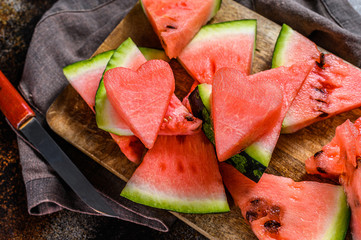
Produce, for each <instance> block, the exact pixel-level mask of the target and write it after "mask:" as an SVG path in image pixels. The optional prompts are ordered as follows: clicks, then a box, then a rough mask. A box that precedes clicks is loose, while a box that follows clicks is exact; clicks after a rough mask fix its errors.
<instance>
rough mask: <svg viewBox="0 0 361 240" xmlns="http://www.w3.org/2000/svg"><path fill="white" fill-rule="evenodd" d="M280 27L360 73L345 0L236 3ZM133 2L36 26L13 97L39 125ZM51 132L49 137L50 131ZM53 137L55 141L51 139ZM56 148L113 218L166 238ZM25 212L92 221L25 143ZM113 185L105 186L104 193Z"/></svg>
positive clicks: (353, 22) (167, 219)
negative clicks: (78, 65) (17, 95)
mask: <svg viewBox="0 0 361 240" xmlns="http://www.w3.org/2000/svg"><path fill="white" fill-rule="evenodd" d="M238 2H240V3H242V4H244V5H245V6H247V7H249V8H251V9H252V10H255V11H257V12H258V13H260V14H261V15H264V16H265V17H267V18H270V19H271V20H273V21H276V22H278V23H280V24H282V23H287V24H288V25H290V26H291V27H292V28H294V29H295V30H297V31H299V32H301V33H303V34H305V35H306V36H309V37H310V38H311V39H312V40H314V41H315V42H316V43H317V44H318V45H320V46H322V47H324V48H326V49H327V50H329V51H331V52H334V53H336V54H337V55H339V56H341V57H342V58H344V59H346V60H348V61H350V62H351V63H353V64H355V65H357V66H359V67H360V66H361V36H360V35H361V17H360V15H359V14H358V13H357V12H356V11H355V10H354V9H353V8H352V6H351V5H350V4H349V3H348V2H347V1H346V0H320V1H307V0H297V1H293V0H289V1H279V0H253V1H252V0H238ZM135 3H136V0H127V1H125V0H83V1H74V0H73V1H72V0H59V1H58V2H57V3H56V4H55V5H54V6H53V7H52V8H51V9H50V10H49V11H48V12H47V13H46V14H45V15H44V16H43V18H42V19H41V20H40V21H39V23H38V24H37V26H36V29H35V32H34V35H33V37H32V41H31V44H30V47H29V50H28V54H27V58H26V63H25V67H24V72H23V77H22V80H21V82H20V85H19V90H20V91H21V93H22V94H23V96H24V97H25V98H26V100H27V101H28V102H29V103H30V104H31V105H32V107H33V108H34V109H35V110H37V115H38V117H39V118H40V119H42V122H43V124H44V126H45V127H46V123H45V121H44V116H45V113H46V111H47V109H48V108H49V106H50V104H51V103H52V102H53V101H54V99H55V98H56V97H57V96H58V94H59V93H60V92H61V91H62V90H63V89H64V87H65V86H66V85H67V84H68V82H67V80H66V79H65V77H64V76H63V73H62V68H63V67H64V66H66V65H68V64H71V63H73V62H76V61H79V60H83V59H86V58H89V57H90V56H91V55H92V54H93V52H94V51H95V50H96V49H97V48H98V47H99V45H100V44H101V43H102V42H103V41H104V39H105V38H106V37H107V36H108V34H109V33H110V32H111V31H112V30H113V29H114V28H115V27H116V25H117V24H118V23H119V22H120V21H121V19H123V17H124V16H125V15H126V14H127V13H128V11H129V10H130V9H131V8H132V7H133V6H134V4H135ZM49 131H50V130H49ZM54 137H56V136H54ZM56 138H57V141H58V143H59V144H60V145H61V147H62V148H63V149H64V150H65V151H66V152H67V154H68V155H70V157H71V159H73V160H74V161H75V164H76V165H78V167H79V168H80V169H81V170H82V171H83V172H84V174H85V175H86V176H87V177H88V179H89V180H90V181H91V182H92V183H93V184H94V185H95V187H96V188H97V189H98V190H99V191H100V192H101V193H102V194H103V195H104V196H106V198H107V199H108V203H109V204H110V205H111V206H112V207H113V209H114V210H115V211H116V213H117V216H116V217H117V218H120V219H123V220H127V221H132V222H135V223H138V224H142V225H146V226H149V227H151V228H154V229H157V230H160V231H168V230H169V226H170V225H171V224H172V222H173V221H174V220H175V218H174V217H173V215H171V214H169V213H168V212H166V211H163V210H159V209H153V208H149V207H145V206H142V205H139V204H135V203H132V202H130V201H128V200H126V199H124V198H121V197H120V196H119V191H115V190H114V189H117V190H119V189H122V188H123V186H124V182H123V181H121V180H120V179H119V178H117V177H116V176H114V175H112V174H111V173H110V172H108V171H107V170H106V169H104V168H101V167H99V165H97V163H95V162H94V161H92V160H91V159H88V158H87V157H86V156H84V155H83V154H81V153H79V152H77V151H76V150H75V149H74V148H72V146H69V144H67V143H66V142H65V141H64V140H62V139H60V138H59V137H56ZM18 144H19V152H20V161H21V165H22V173H23V178H24V182H25V187H26V192H27V200H28V208H29V213H30V214H33V215H43V214H49V213H53V212H56V211H59V210H62V209H69V210H72V211H76V212H83V213H87V214H94V215H96V214H97V213H95V212H94V211H93V210H91V209H90V208H89V207H88V206H86V205H85V204H84V203H83V202H82V201H81V200H80V199H79V198H78V197H77V196H76V194H74V193H73V192H72V191H71V190H70V189H69V187H68V186H67V185H66V184H64V182H63V181H62V180H61V179H59V178H58V176H57V174H56V173H54V171H53V170H52V169H51V168H50V167H49V166H48V165H47V164H46V163H45V162H44V161H43V160H42V158H41V157H40V156H39V154H38V153H37V152H36V151H34V150H33V149H32V148H31V147H30V146H29V145H28V144H27V143H26V142H24V141H23V140H22V139H21V138H18ZM109 182H111V183H112V184H111V186H109V184H108V183H109Z"/></svg>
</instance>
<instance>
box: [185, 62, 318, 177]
mask: <svg viewBox="0 0 361 240" xmlns="http://www.w3.org/2000/svg"><path fill="white" fill-rule="evenodd" d="M311 68H312V62H307V63H300V64H295V65H293V66H291V67H280V68H275V69H272V70H267V71H263V72H260V73H257V74H254V75H251V76H248V77H247V79H248V81H251V82H252V81H264V82H269V83H276V84H277V86H279V87H280V89H281V90H282V92H283V102H282V109H281V113H280V116H279V119H278V120H277V123H276V124H275V125H274V127H272V126H269V131H268V132H267V133H265V134H264V135H263V136H262V137H260V138H259V139H258V140H256V141H255V142H254V143H252V144H251V145H250V146H248V147H247V148H246V149H245V150H244V151H243V152H240V153H239V154H236V155H234V156H232V157H231V158H230V159H228V160H227V162H228V163H231V164H232V165H234V166H236V167H237V169H238V170H239V171H240V172H242V173H243V174H245V175H246V176H247V177H249V178H250V179H252V180H253V181H256V182H257V181H258V180H259V179H260V177H261V176H262V174H263V172H264V171H265V170H266V168H267V166H268V164H269V162H270V160H271V157H272V153H273V150H274V148H275V146H276V143H277V140H278V138H279V135H280V130H281V123H282V121H283V117H284V116H285V114H286V111H287V109H288V107H289V106H290V104H291V102H292V100H293V98H294V97H295V95H296V94H297V91H298V90H299V89H300V87H301V85H302V83H303V81H304V80H305V78H306V77H307V75H308V73H309V71H310V69H311ZM211 93H212V85H209V84H200V85H198V86H197V87H196V89H195V91H193V92H192V93H191V95H190V97H189V101H190V105H191V108H192V112H193V114H194V115H195V116H197V117H200V118H202V119H203V127H202V128H203V131H204V132H205V133H206V135H207V137H208V138H209V139H210V140H211V141H212V142H214V134H213V126H212V121H211V118H210V105H211V101H210V99H211Z"/></svg>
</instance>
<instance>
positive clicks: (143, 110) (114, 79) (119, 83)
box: [103, 60, 175, 149]
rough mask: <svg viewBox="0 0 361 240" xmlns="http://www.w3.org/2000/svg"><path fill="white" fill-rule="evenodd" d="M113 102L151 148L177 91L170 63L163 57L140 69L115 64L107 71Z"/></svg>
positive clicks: (106, 80) (107, 82) (107, 83)
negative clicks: (114, 66)
mask: <svg viewBox="0 0 361 240" xmlns="http://www.w3.org/2000/svg"><path fill="white" fill-rule="evenodd" d="M103 79H104V86H105V89H106V91H107V95H108V98H109V101H110V103H111V104H112V106H113V107H114V108H115V110H116V112H117V114H119V116H120V117H121V118H122V119H123V120H124V121H125V122H126V124H127V126H129V127H130V129H131V130H132V132H133V133H134V134H135V135H136V136H137V137H138V138H139V139H140V140H141V141H142V142H143V144H144V145H145V147H147V148H149V149H150V148H152V147H153V145H154V142H155V140H156V138H157V136H158V132H159V129H160V127H161V125H162V122H163V118H164V115H165V113H166V111H167V108H168V105H169V102H170V100H171V97H172V95H173V93H174V89H175V82H174V76H173V72H172V69H171V67H170V66H169V64H168V63H167V62H165V61H163V60H150V61H147V62H146V63H144V64H143V65H141V66H140V67H139V68H138V70H137V71H133V70H131V69H128V68H122V67H118V68H113V69H110V70H108V71H106V72H105V73H104V77H103Z"/></svg>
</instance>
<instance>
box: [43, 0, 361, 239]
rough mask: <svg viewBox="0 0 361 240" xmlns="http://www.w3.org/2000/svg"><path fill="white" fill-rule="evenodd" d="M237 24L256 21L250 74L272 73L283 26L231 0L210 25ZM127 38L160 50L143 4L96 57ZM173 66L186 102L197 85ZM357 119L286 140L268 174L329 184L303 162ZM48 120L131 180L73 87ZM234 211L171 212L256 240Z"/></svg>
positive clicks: (208, 232)
mask: <svg viewBox="0 0 361 240" xmlns="http://www.w3.org/2000/svg"><path fill="white" fill-rule="evenodd" d="M238 19H257V26H258V27H257V43H256V52H255V56H254V62H253V68H252V72H253V73H256V72H259V71H262V70H266V69H269V68H270V66H271V59H272V53H273V49H274V45H275V42H276V40H277V36H278V34H279V31H280V29H281V27H280V26H279V25H277V24H275V23H274V22H272V21H270V20H268V19H266V18H264V17H262V16H260V15H258V14H257V13H255V12H253V11H251V10H249V9H247V8H245V7H243V6H242V5H239V4H238V3H236V2H234V1H232V0H223V2H222V7H221V9H220V11H219V12H218V13H217V15H216V16H215V18H214V19H213V20H212V22H223V21H230V20H238ZM128 37H131V38H132V39H133V41H134V42H135V43H136V44H137V45H138V46H143V47H153V48H160V47H161V46H160V43H159V40H158V38H157V37H156V35H155V34H154V32H153V30H152V28H151V25H150V24H149V23H148V20H147V19H146V17H145V15H144V13H143V11H142V9H141V7H140V5H139V4H137V5H135V7H134V8H133V9H132V10H131V12H130V13H129V14H128V15H127V16H126V17H125V18H124V19H123V20H122V22H121V23H120V24H119V25H118V26H117V27H116V28H115V29H114V31H113V32H112V33H111V34H110V35H109V36H108V38H107V39H106V40H105V41H104V43H103V44H102V45H101V46H100V47H99V49H98V50H97V51H96V52H95V53H94V54H98V53H101V52H104V51H107V50H111V49H115V48H117V47H118V46H119V45H120V44H121V43H122V42H123V41H124V40H125V39H126V38H128ZM171 66H172V68H173V70H174V72H175V78H176V86H177V91H176V95H177V96H178V97H180V98H182V97H184V96H185V95H186V94H187V92H188V90H189V88H190V86H191V85H192V83H193V80H192V79H191V78H190V76H189V75H187V73H186V72H185V71H184V69H183V68H182V67H181V66H180V65H179V64H178V63H177V61H175V60H173V61H172V62H171ZM358 116H361V111H360V109H356V110H354V111H351V112H348V113H344V114H341V115H338V116H336V117H333V118H331V119H328V120H324V121H322V122H319V123H315V124H313V125H312V126H310V127H307V128H305V129H303V130H300V131H298V132H297V133H295V134H290V135H282V136H281V137H280V139H279V142H278V144H277V147H276V149H275V151H274V153H273V156H272V160H271V163H270V167H269V169H268V170H267V172H269V173H272V174H276V175H282V176H286V177H290V178H292V179H294V180H296V181H300V180H317V181H325V180H322V179H321V178H318V177H316V176H308V175H306V172H305V168H304V161H305V159H306V158H308V157H309V156H311V155H313V154H314V153H315V152H317V151H319V150H320V149H321V147H322V146H323V145H325V144H326V143H328V142H329V141H330V140H331V139H332V137H333V136H334V132H335V128H336V127H337V126H338V125H340V124H341V123H343V122H344V121H345V120H346V119H350V120H351V121H354V120H356V119H357V118H358ZM47 121H48V124H49V126H50V127H51V128H52V129H53V130H54V131H55V132H56V133H57V134H59V135H60V136H62V137H63V138H64V139H66V140H67V141H68V142H70V143H71V144H73V145H74V146H76V147H77V148H79V149H80V150H81V151H83V152H84V153H85V154H87V155H88V156H90V157H91V158H92V159H94V160H95V161H97V162H98V163H100V164H101V165H102V166H104V167H105V168H107V169H108V170H110V171H111V172H112V173H114V174H115V175H116V176H118V177H119V178H121V179H123V180H125V181H127V180H128V179H129V178H130V177H131V175H132V173H133V172H134V170H135V168H136V165H135V164H133V163H132V162H130V161H128V160H127V159H126V158H125V157H124V155H123V154H122V153H121V152H120V150H119V148H118V146H117V145H116V144H115V143H114V141H113V140H112V138H111V137H110V136H109V134H108V133H106V132H104V131H102V130H100V129H98V128H97V126H96V122H95V117H94V114H93V113H92V111H91V110H90V109H89V107H88V106H87V105H86V103H85V102H84V101H83V100H82V99H81V97H80V96H79V95H78V94H77V92H76V91H75V90H74V89H73V88H72V87H71V86H70V85H69V86H68V87H67V88H66V89H65V90H64V91H63V92H62V93H61V94H60V95H59V96H58V98H57V99H56V100H55V102H54V103H53V104H52V105H51V107H50V108H49V110H48V113H47ZM120 191H121V189H119V192H120ZM230 207H231V211H230V212H228V213H223V214H198V215H197V214H182V213H173V212H172V213H173V214H174V215H175V216H177V217H178V218H179V219H181V220H183V221H184V222H185V223H187V224H189V225H190V226H191V227H193V228H195V229H196V230H197V231H199V232H200V233H202V234H203V235H205V236H206V237H208V238H210V239H247V240H250V239H257V238H256V237H255V236H254V234H253V233H252V231H251V229H250V228H249V226H248V225H247V224H246V222H245V221H244V219H243V218H242V216H241V211H240V210H239V209H238V208H237V207H236V206H235V205H234V204H233V201H232V200H230ZM348 239H351V238H349V237H348Z"/></svg>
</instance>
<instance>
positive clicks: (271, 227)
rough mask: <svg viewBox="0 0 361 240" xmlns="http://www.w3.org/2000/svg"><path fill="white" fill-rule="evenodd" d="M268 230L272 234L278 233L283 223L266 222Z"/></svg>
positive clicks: (265, 225)
mask: <svg viewBox="0 0 361 240" xmlns="http://www.w3.org/2000/svg"><path fill="white" fill-rule="evenodd" d="M263 226H264V227H265V228H266V230H267V231H268V232H270V233H277V232H278V229H279V228H280V227H281V223H279V222H277V221H276V220H269V221H267V222H265V224H264V225H263Z"/></svg>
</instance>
